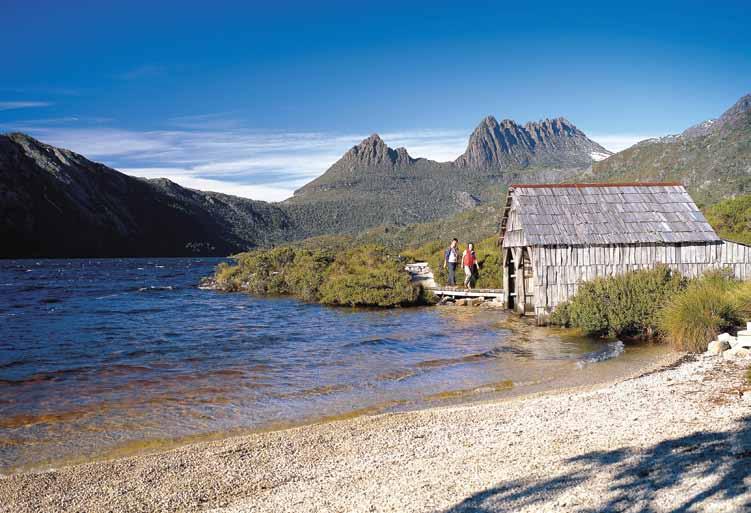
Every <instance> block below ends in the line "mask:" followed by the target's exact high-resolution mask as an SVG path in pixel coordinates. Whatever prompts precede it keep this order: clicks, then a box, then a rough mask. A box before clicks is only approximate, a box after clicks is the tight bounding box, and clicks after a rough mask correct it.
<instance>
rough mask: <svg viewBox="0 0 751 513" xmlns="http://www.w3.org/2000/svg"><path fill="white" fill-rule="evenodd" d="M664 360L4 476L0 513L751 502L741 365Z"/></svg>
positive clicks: (749, 407)
mask: <svg viewBox="0 0 751 513" xmlns="http://www.w3.org/2000/svg"><path fill="white" fill-rule="evenodd" d="M672 360H673V361H672V362H661V364H660V365H658V366H655V368H652V369H643V370H642V371H641V372H640V373H638V375H636V376H632V377H628V378H622V379H620V380H618V381H615V382H610V383H601V384H594V385H586V386H583V387H576V388H574V389H566V390H555V391H552V392H541V393H533V394H530V395H524V396H518V397H511V398H499V399H495V400H488V401H480V402H476V403H467V404H460V405H450V406H436V407H432V408H427V409H421V410H415V411H406V412H397V413H383V414H377V415H366V416H359V417H355V418H349V419H344V420H334V421H330V422H325V423H320V422H319V423H314V424H309V425H305V426H300V427H293V428H288V429H284V430H277V431H269V432H263V433H254V434H249V435H242V436H235V437H230V438H224V439H221V440H216V441H203V442H198V443H192V444H189V445H185V446H181V447H179V448H175V449H170V450H167V451H160V452H156V453H151V454H141V455H137V456H130V457H125V458H118V459H113V460H107V461H100V462H93V463H86V464H81V465H75V466H68V467H61V468H58V469H55V470H50V471H44V472H31V473H24V474H15V475H10V476H6V477H1V478H0V511H8V512H26V511H29V512H31V511H35V512H36V511H39V512H42V511H60V510H66V511H87V512H96V511H112V510H117V511H154V510H159V511H203V510H210V511H215V512H217V513H219V512H222V513H230V512H241V511H253V512H256V511H311V510H318V511H447V512H452V513H454V512H463V511H467V512H468V511H478V510H479V511H486V510H487V511H496V510H497V511H546V510H547V509H548V508H549V509H551V510H560V509H561V508H562V507H563V509H566V508H568V509H574V510H575V509H579V508H586V507H589V508H594V509H596V510H600V509H606V507H605V506H607V505H610V506H609V507H615V505H616V502H613V501H618V500H628V501H629V504H625V503H624V504H621V503H617V504H620V505H621V507H622V509H624V510H627V511H630V510H631V509H629V508H633V510H634V511H639V510H643V509H645V508H648V507H649V508H653V509H654V510H655V511H669V510H672V509H675V508H676V507H678V506H680V505H681V504H684V503H685V501H686V500H689V499H691V498H692V497H697V498H695V499H694V500H699V499H698V497H700V496H701V497H705V498H703V499H701V503H702V504H704V506H707V505H709V504H712V505H713V507H714V506H717V508H718V509H717V510H718V511H735V510H739V509H742V508H743V507H746V506H751V491H750V490H751V402H749V401H748V400H745V399H743V398H742V392H743V391H745V390H751V385H749V383H748V382H747V381H746V380H745V370H744V367H742V366H739V365H738V364H736V363H734V362H726V361H723V360H722V359H721V358H712V357H708V356H703V355H699V356H696V357H695V358H691V359H687V358H684V357H681V355H675V358H673V359H672ZM744 365H745V366H747V365H748V362H745V364H744ZM689 468H690V469H692V470H691V471H688V470H687V469H689ZM676 473H677V474H676ZM670 476H672V477H670ZM511 490H514V492H513V493H511ZM702 490H703V492H702V493H703V495H702V493H700V491H702ZM703 501H709V502H703ZM631 502H633V504H631ZM719 505H723V507H724V508H725V509H722V508H720V507H719ZM480 506H482V507H483V508H485V509H477V508H479V507H480ZM472 508H476V509H472Z"/></svg>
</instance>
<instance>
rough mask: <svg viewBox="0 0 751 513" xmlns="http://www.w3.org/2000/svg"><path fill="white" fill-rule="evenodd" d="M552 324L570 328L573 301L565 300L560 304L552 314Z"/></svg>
mask: <svg viewBox="0 0 751 513" xmlns="http://www.w3.org/2000/svg"><path fill="white" fill-rule="evenodd" d="M550 324H553V325H554V326H562V327H564V328H568V327H570V326H571V303H569V302H568V301H565V302H563V303H561V304H560V305H558V306H557V307H556V309H555V310H553V313H552V314H551V315H550Z"/></svg>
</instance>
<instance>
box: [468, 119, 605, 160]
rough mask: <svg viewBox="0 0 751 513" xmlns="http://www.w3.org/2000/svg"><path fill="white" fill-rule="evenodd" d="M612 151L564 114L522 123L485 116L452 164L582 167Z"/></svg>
mask: <svg viewBox="0 0 751 513" xmlns="http://www.w3.org/2000/svg"><path fill="white" fill-rule="evenodd" d="M610 155H612V153H611V152H609V151H608V150H606V149H605V148H603V147H602V146H600V145H599V144H597V143H596V142H594V141H592V140H591V139H589V138H588V137H587V136H586V135H585V134H584V132H582V131H581V130H579V129H578V128H576V127H575V126H574V125H573V124H572V123H571V122H569V121H568V120H567V119H565V118H556V119H545V120H544V121H540V122H539V123H532V122H530V123H527V124H525V125H524V126H521V125H518V124H516V123H515V122H514V121H512V120H510V119H504V120H503V121H501V122H500V123H499V122H498V121H496V120H495V118H494V117H492V116H488V117H486V118H485V119H483V120H482V122H481V123H480V125H479V126H478V127H477V128H475V130H474V132H472V135H471V136H470V138H469V145H468V146H467V151H465V152H464V154H463V155H461V156H460V157H459V158H458V159H456V160H455V161H454V164H455V165H456V166H458V167H462V168H476V169H502V168H524V167H530V166H548V167H556V168H584V167H587V166H589V165H590V164H592V161H593V160H595V161H596V160H600V159H602V158H607V157H608V156H610Z"/></svg>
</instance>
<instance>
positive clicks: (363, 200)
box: [0, 96, 751, 258]
mask: <svg viewBox="0 0 751 513" xmlns="http://www.w3.org/2000/svg"><path fill="white" fill-rule="evenodd" d="M593 180H597V181H624V180H629V181H632V180H633V181H640V180H643V181H664V180H679V181H683V182H684V183H686V184H687V185H688V187H689V190H691V192H692V193H693V194H695V195H696V196H697V199H699V200H700V201H704V202H707V201H714V200H715V199H717V198H720V197H723V196H726V195H729V194H730V195H732V194H737V193H742V192H746V191H749V190H751V96H745V97H744V98H742V99H741V100H739V101H738V103H736V104H735V105H734V106H733V107H732V108H731V109H729V110H728V111H727V112H725V113H724V114H723V115H722V116H721V117H720V118H718V119H717V120H710V121H707V122H704V123H700V124H699V125H696V126H694V127H691V128H689V129H687V130H685V131H684V132H683V133H682V134H680V135H675V136H668V137H665V138H661V139H651V140H647V141H642V142H640V143H638V144H636V145H635V146H633V147H631V148H629V149H627V150H624V151H622V152H620V153H618V154H615V155H613V154H612V153H611V152H609V151H608V150H606V149H605V148H603V147H602V146H600V145H599V144H597V143H596V142H594V141H592V140H591V139H589V138H588V137H587V136H586V134H584V133H583V132H582V131H581V130H579V129H578V128H576V126H574V125H573V124H572V123H571V122H569V121H568V120H566V119H564V118H555V119H545V120H543V121H540V122H530V123H526V124H524V125H520V124H517V123H516V122H514V121H512V120H509V119H504V120H502V121H500V122H499V121H497V120H496V119H495V118H493V117H492V116H488V117H486V118H485V119H483V120H482V121H481V122H480V123H479V125H478V126H477V128H475V130H474V131H473V132H472V134H471V135H470V137H469V141H468V144H467V149H466V151H465V152H464V153H463V154H462V155H460V156H459V157H458V158H457V159H455V160H454V161H452V162H435V161H432V160H428V159H424V158H415V157H412V156H411V155H409V153H408V152H407V150H406V149H405V148H396V149H394V148H390V147H389V146H388V145H386V143H385V142H384V141H383V140H382V139H381V138H380V137H379V136H378V135H377V134H373V135H371V136H370V137H368V138H366V139H365V140H363V141H362V142H361V143H359V144H358V145H356V146H354V147H352V148H351V149H350V150H348V151H347V152H346V153H345V154H344V155H343V156H342V157H341V158H340V159H339V160H338V161H337V162H335V163H334V164H333V165H332V166H331V167H330V168H329V169H328V170H326V172H324V173H323V174H322V175H321V176H319V177H318V178H316V179H315V180H313V181H311V182H310V183H308V184H306V185H305V186H303V187H302V188H300V189H299V190H297V191H295V194H294V196H293V197H292V198H290V199H288V200H286V201H284V202H280V203H267V202H263V201H254V200H249V199H245V198H239V197H234V196H229V195H225V194H219V193H214V192H203V191H197V190H192V189H186V188H184V187H181V186H179V185H177V184H175V183H173V182H170V181H169V180H166V179H151V180H147V179H142V178H136V177H132V176H129V175H125V174H123V173H120V172H118V171H116V170H114V169H111V168H109V167H107V166H105V165H103V164H98V163H95V162H91V161H89V160H88V159H86V158H85V157H83V156H81V155H78V154H76V153H73V152H71V151H68V150H64V149H60V148H55V147H53V146H49V145H47V144H44V143H42V142H40V141H37V140H35V139H33V138H32V137H29V136H28V135H24V134H20V133H14V134H9V135H0V214H2V217H1V218H0V219H1V221H0V235H1V236H2V240H3V241H4V244H3V245H2V249H1V250H0V257H3V258H17V257H45V256H48V257H107V256H183V255H227V254H230V253H234V252H238V251H243V250H246V249H250V248H254V247H259V246H261V247H265V246H270V245H274V244H278V243H282V242H287V241H292V240H299V239H302V238H306V237H310V236H316V235H324V234H333V233H358V232H361V231H363V230H365V229H368V228H372V227H374V226H382V225H402V226H403V225H406V224H410V223H417V222H425V221H430V220H435V219H441V218H445V217H448V216H450V215H453V214H455V213H457V212H460V211H463V210H467V209H471V208H474V207H476V206H477V205H480V204H482V203H493V202H498V201H500V198H501V196H502V194H503V192H504V191H505V189H506V187H507V185H508V184H510V183H514V182H531V183H534V182H560V181H593Z"/></svg>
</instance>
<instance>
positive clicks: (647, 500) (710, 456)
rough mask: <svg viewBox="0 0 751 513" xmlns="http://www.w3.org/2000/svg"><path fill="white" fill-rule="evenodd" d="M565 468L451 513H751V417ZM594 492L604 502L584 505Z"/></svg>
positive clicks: (479, 496) (476, 498)
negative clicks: (526, 512) (717, 511)
mask: <svg viewBox="0 0 751 513" xmlns="http://www.w3.org/2000/svg"><path fill="white" fill-rule="evenodd" d="M634 427H635V428H636V429H638V426H636V425H635V426H634ZM563 468H564V471H563V472H561V473H558V474H556V475H553V476H551V477H549V478H546V479H541V480H514V481H509V482H502V483H499V484H498V486H495V487H493V488H488V489H487V490H484V491H482V492H479V493H476V494H474V495H472V496H471V497H468V498H467V499H465V500H464V501H462V502H461V503H459V504H457V505H455V506H454V507H452V508H450V509H448V510H445V513H490V512H511V511H517V510H519V509H521V508H530V509H534V510H537V509H538V508H540V509H541V508H543V507H551V506H554V505H557V506H558V507H557V508H556V509H558V510H560V511H573V510H576V511H582V512H594V511H623V512H625V511H639V512H651V511H663V510H668V509H669V510H670V511H675V512H688V511H704V510H706V508H708V507H709V506H711V505H713V504H715V503H716V502H717V501H720V500H726V501H727V500H731V499H734V498H738V499H737V500H739V501H740V504H734V508H733V509H732V511H751V489H750V485H749V483H748V481H747V479H748V478H749V477H750V476H751V416H746V417H744V418H743V419H741V420H740V421H739V422H738V427H737V429H736V430H732V431H712V432H697V433H693V434H691V435H688V436H684V437H680V438H674V439H670V440H665V441H663V442H660V443H659V444H656V445H653V446H651V447H649V448H647V449H644V450H637V449H616V450H612V451H595V452H590V453H587V454H583V455H581V456H577V457H575V458H570V459H568V460H565V461H564V462H563ZM603 474H606V475H603ZM607 476H611V477H610V478H609V480H610V484H601V483H595V481H597V480H600V481H601V480H603V478H607ZM707 478H709V479H707ZM699 480H701V482H700V483H697V481H699ZM744 480H746V482H745V483H744ZM591 486H592V487H594V488H601V489H602V494H603V496H604V498H603V500H602V503H600V504H596V505H592V506H588V507H584V506H583V505H581V506H580V505H578V504H576V502H577V500H576V495H584V494H587V495H589V494H588V493H587V488H590V487H591ZM674 488H679V489H676V490H673V489H674ZM673 494H675V495H676V496H680V495H683V497H682V498H680V499H677V500H676V499H674V501H675V503H674V505H673V506H672V507H671V506H667V505H666V504H664V502H663V500H664V499H665V497H666V495H673ZM741 496H744V497H741ZM722 510H723V511H725V509H722ZM728 511H730V510H728Z"/></svg>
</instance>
